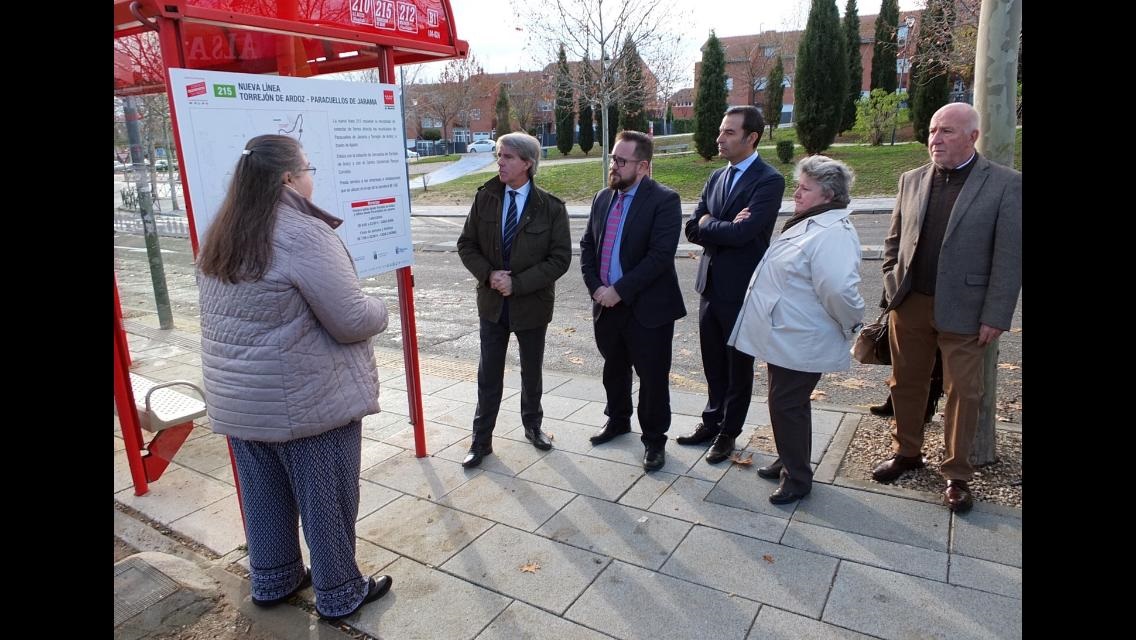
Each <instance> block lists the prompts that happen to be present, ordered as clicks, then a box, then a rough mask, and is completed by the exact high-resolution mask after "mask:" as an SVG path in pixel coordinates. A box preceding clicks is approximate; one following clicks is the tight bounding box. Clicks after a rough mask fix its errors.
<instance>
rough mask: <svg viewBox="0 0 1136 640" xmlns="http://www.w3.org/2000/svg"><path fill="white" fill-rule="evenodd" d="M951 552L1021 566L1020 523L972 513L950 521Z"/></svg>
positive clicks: (995, 516) (1008, 518)
mask: <svg viewBox="0 0 1136 640" xmlns="http://www.w3.org/2000/svg"><path fill="white" fill-rule="evenodd" d="M954 528H955V531H954V537H953V539H952V540H951V553H958V554H962V555H964V556H970V557H972V558H979V559H981V560H989V561H991V562H997V563H999V564H1007V565H1010V566H1012V567H1021V566H1022V520H1021V518H1020V517H1019V518H1012V517H1009V516H1005V515H1000V514H994V513H988V512H985V511H980V510H977V509H976V510H973V511H971V512H970V513H967V514H964V515H962V516H955V518H954Z"/></svg>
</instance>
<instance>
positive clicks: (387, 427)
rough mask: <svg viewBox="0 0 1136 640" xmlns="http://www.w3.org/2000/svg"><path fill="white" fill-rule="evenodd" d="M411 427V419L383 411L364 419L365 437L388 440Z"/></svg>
mask: <svg viewBox="0 0 1136 640" xmlns="http://www.w3.org/2000/svg"><path fill="white" fill-rule="evenodd" d="M408 426H410V418H409V417H407V416H406V415H403V414H398V413H391V412H390V411H382V412H380V413H374V414H371V415H369V416H364V417H363V437H364V438H368V439H370V440H379V441H381V440H386V439H387V438H389V437H391V436H393V435H394V434H396V433H398V432H399V431H402V430H403V429H405V428H407V427H408Z"/></svg>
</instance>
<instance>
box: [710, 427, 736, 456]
mask: <svg viewBox="0 0 1136 640" xmlns="http://www.w3.org/2000/svg"><path fill="white" fill-rule="evenodd" d="M736 439H737V437H736V436H728V435H726V434H724V433H719V434H718V435H717V436H715V437H714V444H712V445H710V451H707V452H706V462H709V463H710V464H718V463H719V462H721V461H723V460H725V459H726V458H729V457H730V454H731V453H733V452H734V440H736Z"/></svg>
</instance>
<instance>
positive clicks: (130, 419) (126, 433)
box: [113, 0, 469, 520]
mask: <svg viewBox="0 0 1136 640" xmlns="http://www.w3.org/2000/svg"><path fill="white" fill-rule="evenodd" d="M402 1H403V2H406V1H407V0H402ZM348 2H350V0H325V2H323V3H319V8H320V10H321V11H322V10H323V9H324V8H326V7H331V9H338V10H342V9H343V8H344V7H345V6H346V5H347V3H348ZM113 3H114V37H115V39H116V40H118V39H120V38H144V37H146V35H145V32H147V31H150V30H155V31H157V32H158V41H159V46H160V53H161V65H162V70H161V77H160V78H158V77H154V76H156V75H157V74H156V73H154V72H156V71H157V69H156V68H154V69H150V70H149V71H150V74H149V75H146V70H144V69H137V68H134V67H131V68H127V69H123V74H122V75H123V77H124V78H126V77H130V78H131V79H133V80H134V81H135V83H134V84H132V83H130V82H127V81H125V80H124V81H123V82H121V83H120V82H119V76H118V70H119V67H118V63H119V58H118V57H116V78H115V79H116V88H115V90H116V92H117V93H119V94H122V95H128V94H135V93H150V92H153V91H155V90H160V89H161V88H162V87H164V89H165V91H166V95H167V98H169V104H170V106H171V108H170V112H171V118H172V120H173V129H174V144H175V146H176V152H177V157H178V163H179V166H182V167H184V166H185V162H184V158H183V156H182V145H181V136H180V134H179V133H178V127H177V112H176V110H175V109H174V108H173V104H174V100H173V95H172V94H171V93H170V91H171V89H170V86H169V83H168V82H166V79H167V71H166V70H167V69H169V68H171V67H178V68H185V67H187V66H188V65H187V62H188V60H187V56H186V52H185V46H184V45H185V38H184V37H183V34H184V29H183V25H187V24H193V25H194V30H195V31H199V32H200V31H201V30H202V27H204V28H205V29H206V30H207V29H210V28H215V29H217V32H218V34H222V35H223V34H226V33H228V32H229V31H231V30H236V31H242V30H243V31H242V32H249V31H251V32H260V33H270V34H275V35H277V36H281V37H292V38H298V40H297V41H296V42H295V43H293V45H292V46H294V47H295V46H300V47H304V48H305V53H306V52H307V51H306V49H307V45H310V44H311V40H302V39H305V38H307V39H314V40H322V41H323V43H324V46H325V48H326V50H328V51H331V52H333V53H334V52H335V49H336V48H337V47H338V48H340V49H344V48H345V46H344V45H349V44H352V43H354V44H358V45H361V47H360V48H362V49H363V51H361V53H363V54H364V55H357V56H354V57H349V58H339V59H329V60H324V61H321V62H320V63H318V64H316V65H315V67H314V68H315V70H314V71H313V70H312V63H311V62H310V61H308V60H306V55H305V60H302V62H303V64H302V65H296V66H290V65H285V64H284V62H285V60H284V59H283V58H277V60H276V62H277V68H276V69H274V70H273V71H275V72H276V73H277V74H279V75H299V76H306V75H315V74H321V73H329V72H333V71H350V70H356V69H363V68H375V67H376V66H377V67H378V70H379V77H380V81H381V82H386V83H393V82H394V67H395V65H396V64H408V63H415V62H427V61H432V60H446V59H450V58H460V57H465V56H466V55H467V54H468V52H469V44H468V43H467V42H465V41H463V40H459V39H458V38H457V30H456V27H455V25H454V19H453V10H452V9H451V8H450V2H449V0H413V3H414V4H415V5H416V6H419V7H421V6H427V7H428V8H436V9H437V10H440V11H442V12H443V13H444V22H445V38H444V39H443V38H442V35H441V33H437V36H436V38H435V36H434V35H433V34H432V35H430V36H429V37H423V36H422V35H421V34H419V35H416V36H414V37H410V36H397V35H392V34H390V33H383V32H380V31H379V30H377V29H375V28H374V27H369V28H364V27H362V26H356V25H352V24H348V23H346V22H344V21H343V19H342V15H341V14H336V15H335V17H329V16H324V15H323V14H321V16H318V18H320V19H313V17H312V16H308V20H307V21H305V20H304V19H302V17H301V16H300V15H299V3H298V1H297V0H278V1H277V2H276V3H265V4H261V5H249V4H243V5H242V8H244V9H249V8H250V7H251V8H254V9H263V10H264V11H265V12H272V13H273V15H266V14H264V13H262V14H261V15H251V14H238V13H236V12H234V11H232V10H231V9H232V7H231V6H230V5H229V3H228V2H226V0H164V1H162V2H159V1H158V0H113ZM331 9H329V11H331ZM336 19H338V20H340V22H338V23H336V22H335V20H336ZM429 38H435V39H437V40H443V41H441V42H430V41H429ZM368 48H369V50H367V49H368ZM293 51H296V50H295V49H293ZM371 52H374V53H375V54H376V55H375V57H372V56H371V55H370V53H371ZM116 53H117V50H116ZM123 58H124V59H123V62H124V63H126V64H129V62H130V60H129V58H128V57H126V56H124V57H123ZM289 58H290V59H293V60H294V59H295V56H291V57H289ZM375 58H377V60H376V59H375ZM232 65H233V63H232V62H226V63H220V62H217V63H215V64H214V66H215V67H217V68H218V69H219V70H221V68H222V67H224V69H223V70H231V71H246V72H247V69H241V68H232ZM193 66H194V68H203V69H209V68H212V67H210V66H209V65H207V64H204V63H202V64H194V65H193ZM184 197H185V202H186V213H187V217H188V220H189V225H190V242H191V243H192V246H193V254H194V256H196V255H197V253H198V250H199V248H200V245H199V241H198V237H197V227H196V223H195V220H194V215H193V203H192V201H191V200H190V195H189V190H188V189H187V190H186V192H185V195H184ZM396 280H397V283H398V298H399V316H400V318H401V321H402V333H403V364H404V367H405V371H406V380H407V386H406V389H407V395H408V399H409V403H408V404H409V407H410V409H409V410H410V422H411V424H412V425H413V427H414V450H415V455H416V456H417V457H419V458H421V457H424V456H426V455H427V452H426V432H425V417H424V413H423V410H422V383H421V372H420V367H419V361H418V331H417V326H416V323H415V318H414V274H413V272H412V270H411V268H410V267H402V268H400V269H398V270H397V272H396ZM121 309H122V307H121V304H120V301H119V295H118V280H117V277H116V278H115V281H114V399H115V406H116V407H117V408H118V413H119V423H120V426H121V428H122V434H123V439H124V440H125V442H126V456H127V461H128V462H129V465H130V474H131V478H132V479H133V481H134V493H135V495H144V494H145V493H147V491H148V490H149V488H148V483H149V482H154V481H155V480H157V479H158V477H160V476H161V474H162V472H163V471H164V470H165V469H166V467H167V466H168V465H169V461H170V460H171V459H172V458H173V456H174V454H175V453H176V452H177V450H178V448H179V447H180V446H181V445H182V443H184V442H185V440H186V438H187V437H188V436H189V433H190V431H192V429H193V424H192V423H186V424H183V425H178V426H175V427H171V428H169V429H166V430H163V431H161V432H159V433H158V434H157V435H156V436H154V438H153V439H151V441H150V443H148V444H147V443H145V442H144V440H143V436H142V430H141V427H140V426H139V422H138V414H137V410H136V408H135V404H134V394H133V390H132V389H131V386H130V375H129V373H130V364H131V363H130V353H129V349H128V345H127V340H126V332H125V330H124V328H123V325H122V310H121ZM229 459H230V463H231V464H233V480H234V483H235V484H236V487H237V496H238V504H239V503H240V493H241V486H240V480H239V478H238V476H237V472H236V464H235V461H234V460H233V456H232V447H231V446H230V448H229ZM241 518H242V520H243V518H244V507H243V505H242V507H241Z"/></svg>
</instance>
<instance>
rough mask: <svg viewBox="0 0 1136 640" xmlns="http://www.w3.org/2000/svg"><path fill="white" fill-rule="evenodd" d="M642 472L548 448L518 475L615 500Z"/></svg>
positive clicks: (526, 478) (638, 467)
mask: <svg viewBox="0 0 1136 640" xmlns="http://www.w3.org/2000/svg"><path fill="white" fill-rule="evenodd" d="M641 475H643V466H642V464H640V465H639V466H637V467H635V466H631V465H627V464H620V463H618V462H611V461H609V460H601V459H600V458H593V457H590V456H583V455H580V454H578V453H570V452H566V451H549V452H548V455H546V456H544V457H543V458H541V459H540V460H538V461H537V462H536V463H534V464H533V465H532V466H530V467H529V468H528V469H525V470H524V471H523V472H522V473H521V474H520V476H518V477H520V478H521V479H523V480H529V481H531V482H537V483H540V484H545V485H548V486H550V487H556V488H557V489H563V490H565V491H571V492H573V493H579V494H582V495H585V496H592V497H595V498H603V499H604V500H611V501H615V500H618V499H619V497H620V496H622V495H623V493H624V492H625V491H627V490H628V489H629V488H631V485H633V484H635V481H636V480H638V479H639V476H641Z"/></svg>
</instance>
